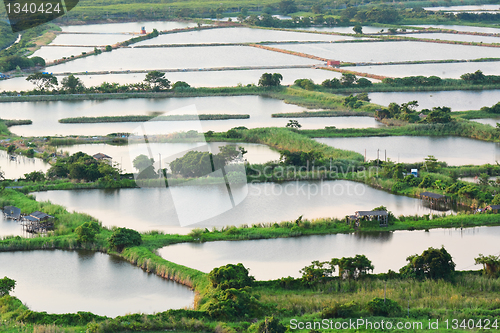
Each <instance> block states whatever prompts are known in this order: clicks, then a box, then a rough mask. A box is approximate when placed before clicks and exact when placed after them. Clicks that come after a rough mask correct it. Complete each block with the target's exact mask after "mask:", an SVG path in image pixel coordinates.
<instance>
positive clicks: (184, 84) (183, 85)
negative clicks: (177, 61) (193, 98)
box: [172, 81, 191, 90]
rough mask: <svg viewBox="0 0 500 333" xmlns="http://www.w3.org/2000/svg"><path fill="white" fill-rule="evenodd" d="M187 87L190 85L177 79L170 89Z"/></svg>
mask: <svg viewBox="0 0 500 333" xmlns="http://www.w3.org/2000/svg"><path fill="white" fill-rule="evenodd" d="M188 88H191V86H190V85H189V84H188V83H186V82H184V81H177V82H175V83H174V85H173V86H172V89H174V90H176V89H188Z"/></svg>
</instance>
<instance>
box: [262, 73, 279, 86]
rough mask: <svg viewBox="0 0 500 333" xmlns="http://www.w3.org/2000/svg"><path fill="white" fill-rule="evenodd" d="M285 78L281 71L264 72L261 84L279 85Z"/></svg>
mask: <svg viewBox="0 0 500 333" xmlns="http://www.w3.org/2000/svg"><path fill="white" fill-rule="evenodd" d="M281 80H283V76H282V75H281V74H279V73H273V74H270V73H264V74H262V76H261V77H260V79H259V86H261V87H278V86H279V85H280V84H281Z"/></svg>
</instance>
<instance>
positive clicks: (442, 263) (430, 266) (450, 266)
mask: <svg viewBox="0 0 500 333" xmlns="http://www.w3.org/2000/svg"><path fill="white" fill-rule="evenodd" d="M406 260H407V261H408V264H407V265H406V266H404V267H402V268H401V269H400V270H399V272H400V274H401V275H403V276H405V277H412V278H418V279H423V278H429V279H449V278H451V277H452V275H453V273H454V272H455V263H454V262H453V260H452V258H451V255H450V254H449V253H448V252H447V251H446V250H445V248H444V247H441V249H435V248H433V247H429V248H428V249H427V250H425V251H424V252H423V253H422V254H421V255H418V254H415V255H412V256H409V257H407V258H406Z"/></svg>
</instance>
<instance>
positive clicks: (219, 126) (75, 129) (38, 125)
mask: <svg viewBox="0 0 500 333" xmlns="http://www.w3.org/2000/svg"><path fill="white" fill-rule="evenodd" d="M1 107H2V117H3V118H5V119H31V120H32V121H33V124H32V125H21V126H12V127H11V128H10V130H11V131H12V132H13V133H16V134H18V135H23V136H33V135H37V136H44V135H55V134H58V135H106V134H109V133H116V132H129V133H134V132H137V130H138V127H139V126H140V125H141V124H142V123H138V122H128V123H97V124H92V123H89V124H61V123H59V122H58V120H59V119H62V118H67V117H97V116H120V115H123V116H125V115H145V114H150V113H151V112H162V113H163V112H169V113H170V114H185V113H187V112H190V111H193V110H196V111H197V113H198V114H249V115H250V118H249V119H231V120H207V121H201V127H200V122H198V121H162V122H149V123H147V125H146V126H147V130H148V131H149V133H150V134H159V133H162V134H165V133H172V132H179V131H188V130H199V131H203V132H206V131H208V130H213V131H227V130H228V129H230V128H233V127H237V126H246V127H247V128H255V127H269V126H279V127H283V126H285V125H286V124H287V123H288V119H287V118H271V114H273V113H284V112H301V111H304V110H305V108H302V107H299V106H296V105H292V104H286V103H284V102H283V101H280V100H277V99H272V98H265V97H260V96H231V97H218V96H215V97H193V98H165V99H163V98H162V99H138V98H133V99H126V100H125V99H123V100H106V101H57V102H21V103H18V102H15V103H2V104H1ZM183 108H184V109H183ZM299 122H300V123H301V124H302V126H303V128H324V127H325V126H336V127H338V128H346V127H377V126H381V124H380V123H379V122H377V121H376V120H375V119H374V118H371V117H331V118H301V119H299Z"/></svg>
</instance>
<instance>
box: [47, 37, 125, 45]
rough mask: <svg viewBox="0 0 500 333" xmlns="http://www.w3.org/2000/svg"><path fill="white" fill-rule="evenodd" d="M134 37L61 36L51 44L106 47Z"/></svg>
mask: <svg viewBox="0 0 500 333" xmlns="http://www.w3.org/2000/svg"><path fill="white" fill-rule="evenodd" d="M132 37H134V36H133V35H130V34H60V35H58V36H57V37H56V38H55V39H54V40H53V41H52V42H51V43H50V44H52V45H92V46H106V45H113V44H116V43H118V42H123V41H126V40H127V39H131V38H132Z"/></svg>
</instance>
